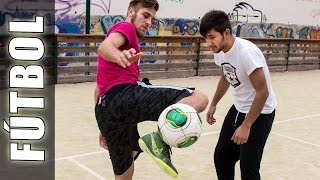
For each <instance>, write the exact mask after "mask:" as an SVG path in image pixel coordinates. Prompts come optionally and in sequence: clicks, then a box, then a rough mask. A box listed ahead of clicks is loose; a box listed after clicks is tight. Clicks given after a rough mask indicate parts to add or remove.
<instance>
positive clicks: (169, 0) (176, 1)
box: [166, 0, 184, 4]
mask: <svg viewBox="0 0 320 180" xmlns="http://www.w3.org/2000/svg"><path fill="white" fill-rule="evenodd" d="M183 1H184V0H166V2H173V3H177V4H182V3H183Z"/></svg>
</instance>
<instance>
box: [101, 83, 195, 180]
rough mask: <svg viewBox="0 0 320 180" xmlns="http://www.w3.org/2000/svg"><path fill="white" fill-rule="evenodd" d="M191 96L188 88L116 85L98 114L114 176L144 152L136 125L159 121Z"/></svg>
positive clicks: (103, 101) (103, 99) (121, 172)
mask: <svg viewBox="0 0 320 180" xmlns="http://www.w3.org/2000/svg"><path fill="white" fill-rule="evenodd" d="M191 93H192V90H189V89H187V88H181V87H173V86H153V85H145V84H144V83H140V82H139V83H137V84H122V85H117V86H114V87H112V88H111V89H110V90H109V91H108V92H107V93H106V94H105V95H104V96H102V97H101V98H100V100H99V102H98V104H97V105H96V107H95V115H96V119H97V123H98V126H99V129H100V132H101V133H102V135H103V136H104V137H105V138H106V141H107V145H108V147H109V155H110V159H111V162H112V166H113V170H114V173H115V175H121V174H123V173H124V172H125V171H126V170H127V169H128V168H129V167H130V166H131V164H132V162H133V160H135V159H136V158H137V157H138V155H139V153H140V152H142V151H141V149H140V147H139V145H138V140H139V138H140V136H139V133H138V130H137V124H138V123H139V122H142V121H158V117H159V115H160V114H161V112H162V111H163V110H164V109H165V108H166V107H168V106H169V105H172V104H174V103H176V102H178V101H179V100H181V99H183V98H184V97H187V96H189V95H190V94H191ZM155 127H156V126H155ZM155 130H156V128H155Z"/></svg>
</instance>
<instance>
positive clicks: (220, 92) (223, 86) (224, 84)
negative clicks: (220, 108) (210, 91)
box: [206, 72, 230, 125]
mask: <svg viewBox="0 0 320 180" xmlns="http://www.w3.org/2000/svg"><path fill="white" fill-rule="evenodd" d="M229 86H230V83H229V82H228V81H227V79H226V78H225V77H224V74H223V72H222V74H221V77H220V80H219V83H218V86H217V89H216V92H215V94H214V96H213V98H212V101H211V104H210V106H209V110H208V112H207V114H206V118H207V122H208V123H209V124H210V125H212V124H214V123H215V122H216V119H215V118H214V117H213V115H214V113H215V111H216V106H217V104H218V102H219V101H220V100H221V98H222V97H223V96H224V95H225V93H226V92H227V90H228V89H229Z"/></svg>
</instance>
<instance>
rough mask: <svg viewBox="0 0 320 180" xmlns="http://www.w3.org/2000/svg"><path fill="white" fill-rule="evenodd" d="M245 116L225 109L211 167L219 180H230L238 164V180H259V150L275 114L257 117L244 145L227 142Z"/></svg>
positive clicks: (233, 109) (234, 109)
mask: <svg viewBox="0 0 320 180" xmlns="http://www.w3.org/2000/svg"><path fill="white" fill-rule="evenodd" d="M245 116H246V114H244V113H240V112H238V111H237V110H236V108H235V107H234V105H233V106H232V107H231V108H230V109H229V112H228V114H227V115H226V117H225V120H224V122H223V125H222V128H221V132H220V137H219V140H218V143H217V146H216V149H215V152H214V163H215V167H216V172H217V176H218V179H219V180H233V179H234V171H235V164H236V162H237V161H238V160H240V170H241V179H243V180H259V179H260V173H259V169H260V162H261V158H262V154H263V148H264V146H265V143H266V141H267V138H268V135H269V133H270V131H271V127H272V123H273V120H274V117H275V111H273V112H272V113H271V114H260V115H259V116H258V118H257V120H256V121H255V122H254V123H253V125H252V126H251V129H250V135H249V138H248V141H247V143H245V144H242V145H237V144H236V143H234V142H233V141H232V140H231V137H232V135H233V133H234V132H235V130H236V129H237V128H238V127H239V126H240V125H241V124H242V122H243V121H244V119H245Z"/></svg>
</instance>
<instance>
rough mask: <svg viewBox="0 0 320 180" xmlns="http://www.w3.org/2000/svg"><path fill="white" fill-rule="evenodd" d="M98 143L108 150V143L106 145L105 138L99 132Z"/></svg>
mask: <svg viewBox="0 0 320 180" xmlns="http://www.w3.org/2000/svg"><path fill="white" fill-rule="evenodd" d="M99 145H100V147H102V148H103V149H105V150H108V145H107V142H106V139H105V138H104V137H103V136H102V134H101V133H100V135H99Z"/></svg>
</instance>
